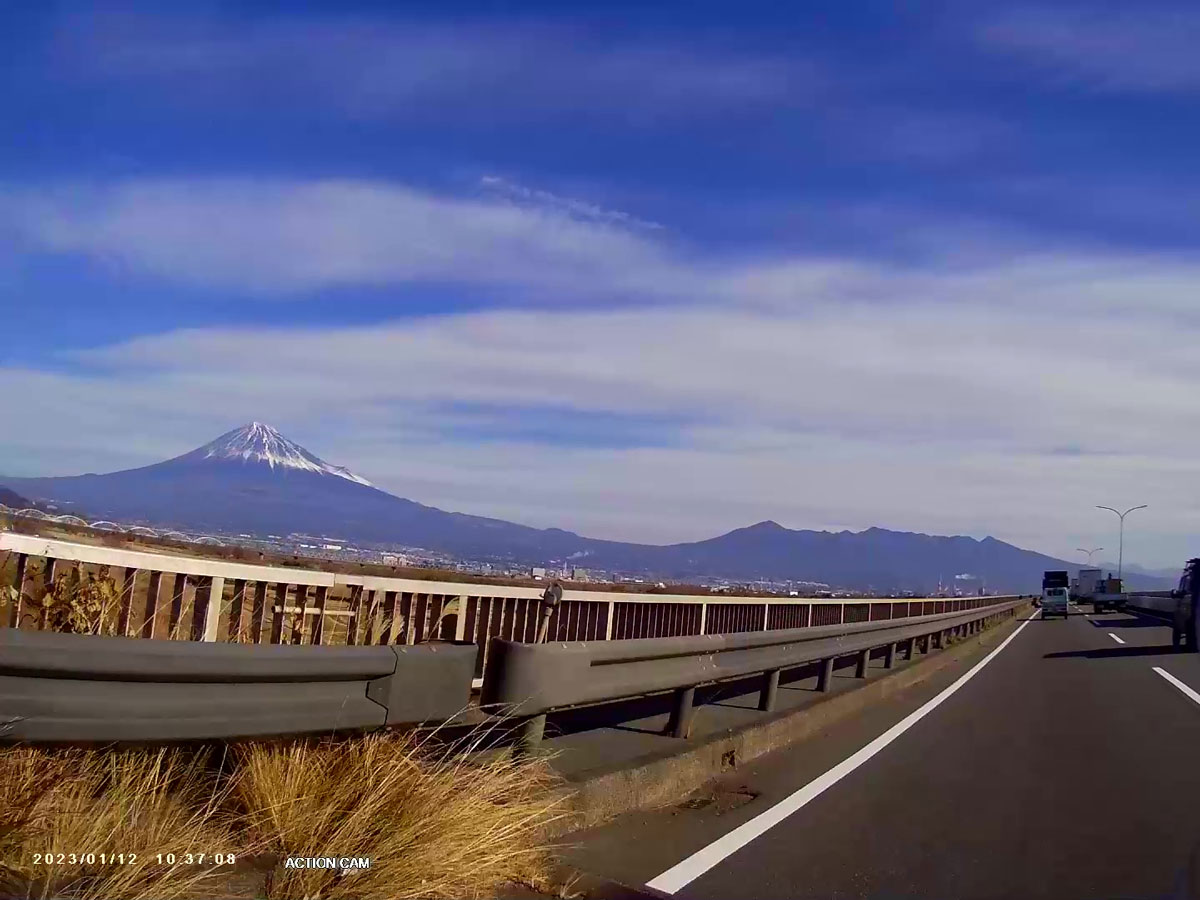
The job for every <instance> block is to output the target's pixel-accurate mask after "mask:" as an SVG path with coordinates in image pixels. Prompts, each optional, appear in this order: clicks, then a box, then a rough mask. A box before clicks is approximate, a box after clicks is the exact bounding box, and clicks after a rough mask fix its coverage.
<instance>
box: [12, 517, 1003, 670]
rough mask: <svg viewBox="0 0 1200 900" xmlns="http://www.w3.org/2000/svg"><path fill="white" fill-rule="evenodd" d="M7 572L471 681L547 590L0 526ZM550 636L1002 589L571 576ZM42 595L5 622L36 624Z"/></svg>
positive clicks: (176, 630) (584, 636)
mask: <svg viewBox="0 0 1200 900" xmlns="http://www.w3.org/2000/svg"><path fill="white" fill-rule="evenodd" d="M6 557H7V558H8V563H7V567H6V568H5V569H4V577H2V578H0V590H2V589H3V587H4V586H5V584H6V583H7V584H8V585H9V586H12V587H15V588H17V590H18V593H19V594H20V595H21V596H22V597H26V596H28V597H32V598H33V599H34V600H35V601H36V599H37V597H38V596H40V594H41V593H42V592H44V591H45V590H46V588H47V586H48V585H49V584H50V583H51V582H52V581H53V580H54V579H55V578H56V577H58V576H59V575H60V574H63V573H65V572H67V571H69V570H71V569H76V570H81V571H82V570H86V571H88V572H95V573H99V574H102V575H104V576H105V577H107V578H110V579H112V581H113V583H114V586H115V587H116V589H117V593H118V595H119V605H120V608H119V611H118V613H117V616H116V618H117V629H116V631H117V633H118V634H121V635H127V636H130V637H143V638H169V639H182V640H192V641H210V642H220V641H230V640H239V641H241V642H244V643H252V644H340V645H343V646H346V645H374V646H379V645H392V644H398V645H414V644H417V645H419V644H421V643H423V642H425V641H428V640H431V639H443V640H449V639H453V640H456V641H473V642H474V643H475V644H476V645H477V647H478V651H477V653H476V657H475V664H474V672H475V676H476V684H477V685H478V684H479V683H480V677H481V676H482V675H483V673H484V669H485V666H486V663H487V658H488V656H489V655H490V653H491V647H492V644H493V643H494V641H495V640H497V639H506V640H514V641H533V640H534V639H535V637H536V635H537V629H538V625H539V620H540V617H541V613H542V607H541V598H542V593H543V588H540V587H524V586H519V585H496V584H483V583H472V582H469V581H463V582H446V581H430V580H422V579H412V578H392V577H381V576H373V575H357V574H346V573H342V572H326V571H321V570H318V569H301V568H297V567H289V566H270V565H261V564H252V563H244V562H235V561H229V560H220V559H210V558H205V557H203V556H191V555H186V554H183V553H152V552H148V551H145V550H135V549H129V548H125V547H111V546H104V545H99V544H88V543H80V542H76V541H65V540H57V539H52V538H46V537H40V536H35V535H27V534H18V533H15V532H4V531H0V562H4V560H5V558H6ZM565 587H566V589H565V591H564V592H563V598H562V602H561V603H560V604H559V605H558V607H557V608H555V609H554V610H553V611H552V613H551V614H550V616H549V621H548V623H547V624H548V636H549V639H550V640H552V641H579V640H586V641H607V640H626V639H642V638H667V637H678V636H686V635H703V634H732V633H756V632H757V633H762V632H770V633H775V632H778V631H782V630H786V629H792V628H805V627H820V626H827V625H844V624H849V623H855V622H875V621H883V620H895V619H902V618H912V617H915V616H920V615H930V614H934V613H948V612H956V611H966V610H969V609H973V608H977V607H980V606H985V605H987V604H989V603H993V602H995V600H996V598H994V597H914V598H906V599H883V598H878V599H860V598H814V597H750V596H736V595H721V594H716V595H695V594H631V593H619V592H615V591H591V590H580V589H576V588H572V587H571V586H570V585H566V586H565ZM38 616H39V611H38V609H37V608H36V604H35V603H29V602H27V601H26V600H20V601H18V602H17V603H16V604H12V605H10V607H9V609H8V618H7V619H3V620H0V626H3V625H6V624H7V625H9V626H13V627H18V628H20V629H22V630H24V629H26V628H34V629H36V628H39V627H41V626H40V624H39V622H38Z"/></svg>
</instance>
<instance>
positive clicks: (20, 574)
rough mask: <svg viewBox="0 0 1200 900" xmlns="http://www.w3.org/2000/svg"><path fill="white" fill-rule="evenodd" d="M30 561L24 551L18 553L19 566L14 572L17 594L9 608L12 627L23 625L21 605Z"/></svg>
mask: <svg viewBox="0 0 1200 900" xmlns="http://www.w3.org/2000/svg"><path fill="white" fill-rule="evenodd" d="M28 562H29V557H28V556H26V555H25V554H24V553H18V554H17V568H16V571H15V572H14V573H13V583H12V586H13V588H14V589H15V590H16V592H17V595H16V597H15V598H14V599H13V604H12V606H11V607H9V610H8V625H9V627H10V628H20V627H21V606H22V604H23V602H24V599H25V593H24V591H25V566H26V564H27V563H28Z"/></svg>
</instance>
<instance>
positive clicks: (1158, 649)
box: [1042, 644, 1176, 659]
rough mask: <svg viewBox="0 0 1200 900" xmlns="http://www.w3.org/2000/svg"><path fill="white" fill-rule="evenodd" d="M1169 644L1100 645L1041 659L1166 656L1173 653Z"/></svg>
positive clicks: (1064, 651) (1173, 650)
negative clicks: (1137, 645) (1151, 645)
mask: <svg viewBox="0 0 1200 900" xmlns="http://www.w3.org/2000/svg"><path fill="white" fill-rule="evenodd" d="M1175 652H1176V651H1175V648H1174V647H1172V646H1171V645H1170V644H1159V645H1157V646H1154V647H1101V648H1100V649H1098V650H1060V651H1058V652H1057V653H1047V654H1045V655H1044V656H1043V657H1042V659H1114V658H1118V657H1122V656H1167V655H1170V654H1173V653H1175Z"/></svg>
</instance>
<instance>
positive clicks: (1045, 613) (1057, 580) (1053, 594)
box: [1042, 571, 1071, 619]
mask: <svg viewBox="0 0 1200 900" xmlns="http://www.w3.org/2000/svg"><path fill="white" fill-rule="evenodd" d="M1070 585H1071V578H1070V574H1069V573H1067V572H1059V571H1054V572H1046V573H1045V574H1044V575H1043V576H1042V618H1043V619H1048V618H1050V617H1051V616H1062V617H1063V618H1064V619H1065V618H1067V616H1068V615H1070V613H1069V612H1068V606H1067V604H1068V603H1069V601H1070V597H1068V596H1067V594H1068V589H1069V588H1070Z"/></svg>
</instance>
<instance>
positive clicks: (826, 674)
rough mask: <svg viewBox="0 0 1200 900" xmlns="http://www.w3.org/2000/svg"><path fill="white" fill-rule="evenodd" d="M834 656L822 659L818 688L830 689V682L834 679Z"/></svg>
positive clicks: (821, 689) (820, 689) (819, 689)
mask: <svg viewBox="0 0 1200 900" xmlns="http://www.w3.org/2000/svg"><path fill="white" fill-rule="evenodd" d="M833 663H834V659H833V657H832V656H831V657H829V659H823V660H821V674H820V675H818V676H817V690H818V691H827V690H829V682H830V681H832V680H833Z"/></svg>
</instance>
